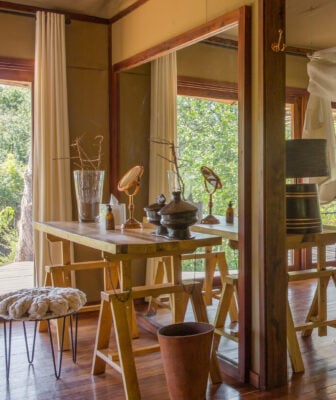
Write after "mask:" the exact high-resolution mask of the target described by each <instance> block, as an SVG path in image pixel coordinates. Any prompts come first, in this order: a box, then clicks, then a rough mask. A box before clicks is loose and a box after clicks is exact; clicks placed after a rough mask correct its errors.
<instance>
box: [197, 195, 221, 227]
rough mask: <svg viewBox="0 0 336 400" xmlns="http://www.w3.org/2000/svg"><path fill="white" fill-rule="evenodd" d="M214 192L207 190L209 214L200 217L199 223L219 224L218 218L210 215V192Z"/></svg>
mask: <svg viewBox="0 0 336 400" xmlns="http://www.w3.org/2000/svg"><path fill="white" fill-rule="evenodd" d="M214 192H215V190H214V191H213V192H212V193H209V192H208V193H209V203H208V206H209V214H208V215H207V216H206V217H205V218H203V219H202V221H201V224H210V225H212V224H219V219H218V218H216V217H215V216H214V215H212V205H213V203H212V194H213V193H214Z"/></svg>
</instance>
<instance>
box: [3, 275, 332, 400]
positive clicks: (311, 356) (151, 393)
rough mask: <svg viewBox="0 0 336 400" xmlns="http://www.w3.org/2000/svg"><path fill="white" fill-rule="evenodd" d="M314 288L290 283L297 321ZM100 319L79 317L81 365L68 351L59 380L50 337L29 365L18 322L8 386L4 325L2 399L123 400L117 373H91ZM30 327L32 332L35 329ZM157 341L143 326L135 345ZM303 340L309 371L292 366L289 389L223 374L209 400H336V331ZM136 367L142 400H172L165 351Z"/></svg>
mask: <svg viewBox="0 0 336 400" xmlns="http://www.w3.org/2000/svg"><path fill="white" fill-rule="evenodd" d="M313 289H314V283H313V282H311V281H306V282H305V283H304V284H302V283H293V284H291V287H290V289H289V298H290V302H291V304H292V307H293V314H294V319H295V320H296V321H297V322H299V320H301V319H303V318H304V316H305V313H306V310H307V308H308V306H309V301H310V299H311V297H312V295H313ZM328 295H329V301H328V306H329V313H330V314H329V315H330V316H336V288H335V287H334V286H333V284H330V286H329V289H328ZM97 318H98V314H97V313H86V314H80V318H79V333H78V355H77V363H76V364H73V363H72V360H71V355H70V353H69V352H65V353H64V356H63V367H62V374H61V378H60V379H59V380H56V379H55V376H54V370H53V366H52V358H51V353H50V344H49V338H48V335H47V334H46V333H38V337H37V342H36V354H35V361H34V364H33V366H29V365H28V363H27V358H26V351H25V347H24V338H23V330H22V326H21V324H20V323H15V324H14V329H13V345H12V360H11V361H12V362H11V370H10V379H9V382H8V383H7V382H6V374H5V359H4V351H3V349H4V340H3V331H2V327H1V326H0V328H1V330H0V399H1V400H2V399H6V400H50V399H71V400H107V399H108V400H124V399H125V396H124V392H123V385H122V380H121V376H120V375H119V374H118V373H117V372H115V371H114V370H113V369H111V368H110V367H107V369H106V372H105V374H102V375H99V376H92V375H91V363H92V353H93V346H94V340H95V333H96V326H97ZM153 318H154V317H153ZM155 318H156V319H157V320H158V321H160V322H161V323H162V322H164V321H166V322H167V323H169V322H170V316H169V313H168V312H167V311H166V310H163V309H162V310H160V312H159V314H158V315H157V316H156V317H155ZM189 318H191V317H189ZM28 328H29V329H28V332H29V333H30V334H31V332H32V326H28ZM112 340H113V338H112ZM153 340H156V337H155V335H153V334H151V333H149V332H148V331H146V330H143V329H142V328H140V339H136V340H135V344H134V345H135V346H138V345H139V346H141V345H143V344H144V343H148V342H151V341H153ZM299 340H300V347H301V349H302V353H303V361H304V364H305V367H306V371H305V373H303V374H298V375H293V374H292V372H291V368H290V364H289V366H288V378H289V383H288V385H287V386H285V387H282V388H278V389H276V390H272V391H271V392H260V391H259V390H257V389H255V388H254V387H252V386H250V385H242V384H239V383H236V382H234V381H233V380H232V379H230V378H228V377H226V376H224V375H223V383H222V384H220V385H211V384H209V385H208V391H207V399H214V400H216V399H223V400H224V399H227V400H236V399H245V400H255V399H263V400H264V399H299V400H312V399H317V400H321V399H322V400H324V399H326V400H330V399H335V400H336V331H335V330H334V329H331V328H329V331H328V336H326V337H318V336H317V333H316V332H314V333H313V335H312V337H308V338H301V337H300V339H299ZM136 366H137V372H138V377H139V384H140V391H141V394H142V398H143V399H145V400H168V399H169V396H168V391H167V388H166V382H165V377H164V372H163V368H162V362H161V358H160V353H154V354H151V355H146V356H142V357H137V358H136ZM174 400H179V399H174ZM190 400H192V399H190Z"/></svg>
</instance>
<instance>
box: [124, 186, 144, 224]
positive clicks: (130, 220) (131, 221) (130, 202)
mask: <svg viewBox="0 0 336 400" xmlns="http://www.w3.org/2000/svg"><path fill="white" fill-rule="evenodd" d="M125 193H126V194H127V196H128V211H129V218H128V219H127V220H126V221H125V222H124V223H123V224H122V225H121V229H141V228H142V224H141V222H139V221H137V220H136V219H135V218H134V202H133V197H134V194H135V193H133V194H129V193H128V192H127V191H125Z"/></svg>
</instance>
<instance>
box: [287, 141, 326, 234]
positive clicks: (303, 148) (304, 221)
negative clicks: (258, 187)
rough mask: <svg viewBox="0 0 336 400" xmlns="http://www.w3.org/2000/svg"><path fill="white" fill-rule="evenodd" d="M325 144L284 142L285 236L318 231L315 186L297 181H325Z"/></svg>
mask: <svg viewBox="0 0 336 400" xmlns="http://www.w3.org/2000/svg"><path fill="white" fill-rule="evenodd" d="M328 175H329V171H328V164H327V143H326V140H325V139H293V140H287V141H286V178H294V179H295V182H294V183H288V184H286V229H287V233H297V234H305V233H318V232H321V231H322V220H321V215H320V201H319V194H318V186H317V184H316V183H300V182H298V179H301V178H313V177H314V178H315V177H326V176H328Z"/></svg>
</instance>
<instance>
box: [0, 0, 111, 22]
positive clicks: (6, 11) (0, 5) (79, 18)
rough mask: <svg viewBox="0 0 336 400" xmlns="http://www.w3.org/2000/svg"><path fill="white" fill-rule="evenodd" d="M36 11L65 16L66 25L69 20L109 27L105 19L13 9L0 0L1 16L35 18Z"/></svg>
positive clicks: (42, 9) (62, 12)
mask: <svg viewBox="0 0 336 400" xmlns="http://www.w3.org/2000/svg"><path fill="white" fill-rule="evenodd" d="M37 11H45V12H51V13H57V14H64V15H65V22H66V24H70V23H71V20H77V21H84V22H92V23H97V24H103V25H109V20H108V19H106V18H100V17H94V16H91V15H84V14H77V13H72V12H66V11H65V10H51V9H45V8H37V7H32V6H22V7H20V8H19V7H17V6H16V7H14V4H12V3H8V2H6V1H1V0H0V13H3V14H12V15H17V16H24V17H30V18H35V16H36V12H37Z"/></svg>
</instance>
